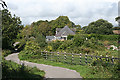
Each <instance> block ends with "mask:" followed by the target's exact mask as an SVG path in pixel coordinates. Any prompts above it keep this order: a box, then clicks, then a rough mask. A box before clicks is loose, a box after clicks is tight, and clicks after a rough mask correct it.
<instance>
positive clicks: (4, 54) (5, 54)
mask: <svg viewBox="0 0 120 80" xmlns="http://www.w3.org/2000/svg"><path fill="white" fill-rule="evenodd" d="M11 53H12V51H11V50H2V56H3V57H5V56H7V55H9V54H11Z"/></svg>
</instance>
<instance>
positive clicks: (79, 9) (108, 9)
mask: <svg viewBox="0 0 120 80" xmlns="http://www.w3.org/2000/svg"><path fill="white" fill-rule="evenodd" d="M4 1H5V2H6V3H7V5H8V9H9V11H10V12H11V13H12V15H13V14H15V15H16V16H18V17H20V19H21V21H22V24H24V25H29V24H31V23H32V22H36V21H38V20H48V21H50V20H55V19H56V18H57V17H59V16H68V17H69V19H70V21H72V22H74V23H75V24H76V25H78V24H79V25H81V26H82V27H83V26H87V25H88V24H89V23H90V22H93V21H96V20H98V19H105V20H108V21H109V22H111V23H112V24H113V25H114V26H116V25H117V22H116V21H115V17H117V16H118V1H120V0H4Z"/></svg>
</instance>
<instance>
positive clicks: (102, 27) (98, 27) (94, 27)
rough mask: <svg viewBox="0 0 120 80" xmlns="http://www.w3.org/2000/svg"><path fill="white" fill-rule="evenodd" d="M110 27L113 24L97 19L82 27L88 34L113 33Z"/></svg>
mask: <svg viewBox="0 0 120 80" xmlns="http://www.w3.org/2000/svg"><path fill="white" fill-rule="evenodd" d="M112 27H113V25H112V24H111V23H109V22H108V21H107V20H103V19H99V20H97V21H95V22H91V23H90V24H89V25H88V26H85V27H83V28H82V29H83V30H84V31H85V33H88V34H90V33H95V34H113V32H112Z"/></svg>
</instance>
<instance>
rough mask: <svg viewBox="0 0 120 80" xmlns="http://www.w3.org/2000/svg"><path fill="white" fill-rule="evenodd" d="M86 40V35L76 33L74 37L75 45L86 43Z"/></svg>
mask: <svg viewBox="0 0 120 80" xmlns="http://www.w3.org/2000/svg"><path fill="white" fill-rule="evenodd" d="M84 41H85V36H81V35H75V36H74V39H73V45H74V46H81V45H83V44H84Z"/></svg>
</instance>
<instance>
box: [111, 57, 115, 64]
mask: <svg viewBox="0 0 120 80" xmlns="http://www.w3.org/2000/svg"><path fill="white" fill-rule="evenodd" d="M111 60H112V64H114V56H112V59H111Z"/></svg>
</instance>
